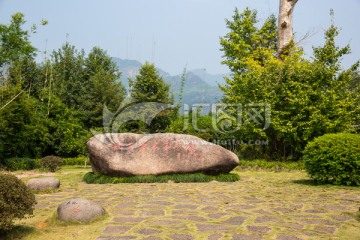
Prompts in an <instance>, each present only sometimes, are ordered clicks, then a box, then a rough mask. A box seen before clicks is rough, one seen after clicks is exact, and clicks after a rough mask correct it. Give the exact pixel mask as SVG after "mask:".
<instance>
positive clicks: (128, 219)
mask: <svg viewBox="0 0 360 240" xmlns="http://www.w3.org/2000/svg"><path fill="white" fill-rule="evenodd" d="M146 219H147V218H137V217H133V218H132V217H116V218H114V219H113V220H112V221H113V222H117V223H139V222H142V221H144V220H146Z"/></svg>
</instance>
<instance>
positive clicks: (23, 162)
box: [3, 157, 40, 171]
mask: <svg viewBox="0 0 360 240" xmlns="http://www.w3.org/2000/svg"><path fill="white" fill-rule="evenodd" d="M3 164H4V167H5V168H7V169H8V170H10V171H17V170H32V169H35V168H39V167H40V162H39V161H38V160H36V159H32V158H19V157H14V158H8V159H6V160H5V161H4V163H3Z"/></svg>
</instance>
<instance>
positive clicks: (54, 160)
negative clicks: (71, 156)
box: [41, 156, 62, 172]
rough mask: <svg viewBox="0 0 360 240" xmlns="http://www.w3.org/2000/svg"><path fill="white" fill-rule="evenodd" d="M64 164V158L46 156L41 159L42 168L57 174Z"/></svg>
mask: <svg viewBox="0 0 360 240" xmlns="http://www.w3.org/2000/svg"><path fill="white" fill-rule="evenodd" d="M61 163H62V158H61V157H57V156H46V157H44V158H42V159H41V166H42V167H43V168H46V169H49V171H50V172H55V171H56V170H57V169H58V168H59V167H60V166H61Z"/></svg>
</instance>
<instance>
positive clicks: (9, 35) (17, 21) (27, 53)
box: [0, 12, 36, 67]
mask: <svg viewBox="0 0 360 240" xmlns="http://www.w3.org/2000/svg"><path fill="white" fill-rule="evenodd" d="M25 22H26V21H25V20H24V14H22V13H19V12H18V13H15V14H14V15H12V17H11V22H10V24H9V25H3V24H0V67H3V66H4V65H8V64H12V63H13V62H15V61H17V60H19V59H23V58H32V57H34V55H35V51H36V49H35V48H34V47H33V46H32V45H31V43H30V40H29V37H30V35H29V32H28V31H26V30H23V29H22V26H23V25H24V24H25Z"/></svg>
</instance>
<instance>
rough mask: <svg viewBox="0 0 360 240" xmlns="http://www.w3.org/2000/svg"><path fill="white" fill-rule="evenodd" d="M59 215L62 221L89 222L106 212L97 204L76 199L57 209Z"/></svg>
mask: <svg viewBox="0 0 360 240" xmlns="http://www.w3.org/2000/svg"><path fill="white" fill-rule="evenodd" d="M57 214H58V218H59V219H60V220H61V221H78V222H89V221H91V220H92V219H94V218H95V217H98V216H101V215H103V214H105V210H104V208H103V207H102V206H100V205H99V204H98V203H96V202H93V201H89V200H86V199H83V198H75V199H71V200H69V201H67V202H64V203H62V204H61V205H60V206H59V207H58V208H57Z"/></svg>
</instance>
